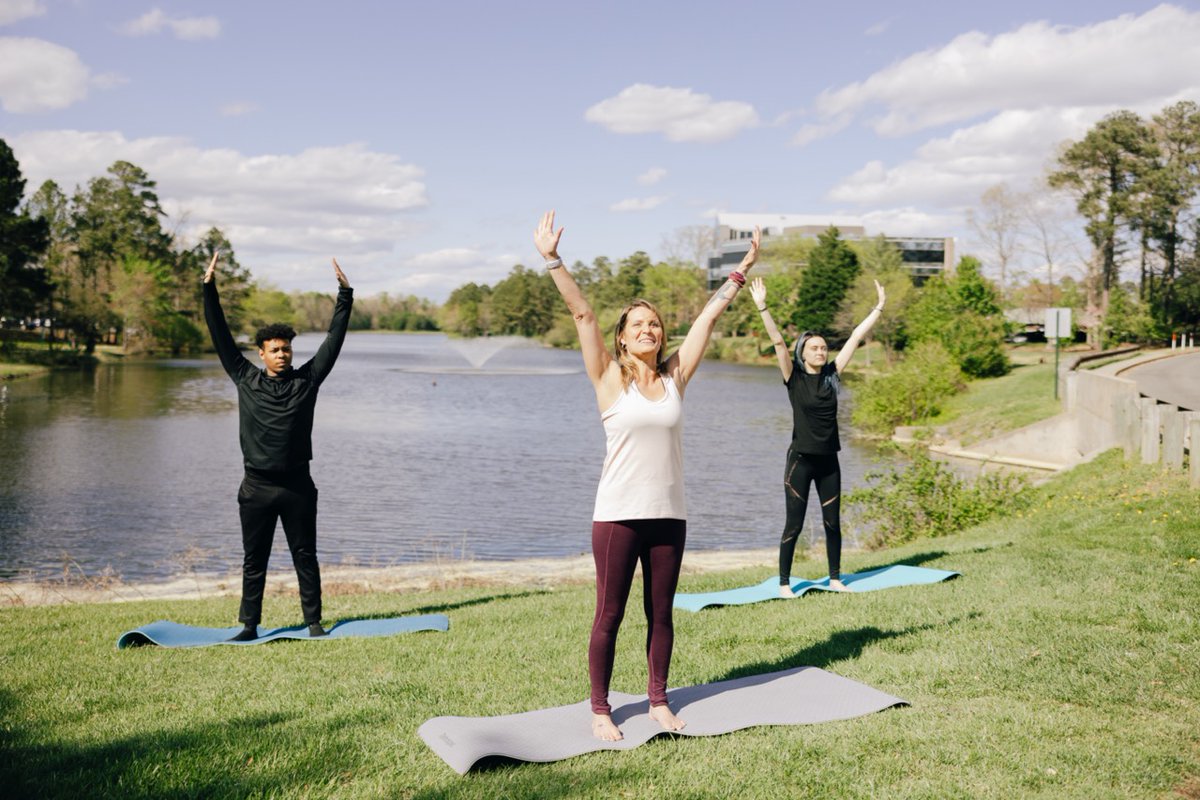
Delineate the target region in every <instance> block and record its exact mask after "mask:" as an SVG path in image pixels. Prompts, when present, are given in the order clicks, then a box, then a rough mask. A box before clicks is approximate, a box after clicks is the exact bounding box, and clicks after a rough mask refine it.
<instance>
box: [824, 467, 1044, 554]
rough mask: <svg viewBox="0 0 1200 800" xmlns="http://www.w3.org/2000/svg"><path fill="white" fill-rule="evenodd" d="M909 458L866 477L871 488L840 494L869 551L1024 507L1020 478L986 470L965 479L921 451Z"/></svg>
mask: <svg viewBox="0 0 1200 800" xmlns="http://www.w3.org/2000/svg"><path fill="white" fill-rule="evenodd" d="M910 455H911V457H912V462H911V463H910V464H908V465H907V466H905V467H903V468H900V469H895V468H893V469H891V470H889V471H887V472H873V473H869V474H868V475H867V480H868V481H873V483H872V484H871V485H869V486H867V487H865V488H862V489H855V490H853V491H851V492H847V493H846V496H845V501H846V513H847V517H848V519H849V521H850V523H851V524H854V525H857V526H860V527H862V528H865V529H868V531H869V532H867V533H866V535H865V536H863V537H862V540H863V541H864V542H865V543H866V546H867V547H869V548H872V549H874V548H880V547H888V546H890V545H896V544H902V543H904V542H909V541H912V540H914V539H922V538H930V537H935V536H945V535H947V534H951V533H954V532H956V531H960V530H962V529H964V528H968V527H970V526H972V525H978V524H979V523H981V522H984V521H986V520H989V519H992V518H995V517H1001V516H1006V515H1007V514H1011V513H1013V512H1014V511H1017V510H1020V509H1022V508H1025V507H1026V506H1027V505H1028V500H1027V499H1026V496H1025V493H1023V492H1022V491H1021V490H1022V489H1024V488H1025V487H1026V481H1025V479H1024V477H1022V476H1016V475H1002V474H999V473H991V472H988V473H983V474H981V475H979V477H978V478H976V479H975V480H974V481H968V480H965V479H963V478H960V477H959V476H958V475H955V474H954V473H953V472H951V471H950V469H949V468H947V467H946V466H945V465H944V464H942V463H941V462H938V461H934V460H933V459H932V458H930V457H929V454H928V453H927V452H925V451H924V450H913V451H912V452H911V453H910Z"/></svg>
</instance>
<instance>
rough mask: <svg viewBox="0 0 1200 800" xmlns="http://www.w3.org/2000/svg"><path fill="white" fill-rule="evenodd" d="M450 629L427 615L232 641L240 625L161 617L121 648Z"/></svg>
mask: <svg viewBox="0 0 1200 800" xmlns="http://www.w3.org/2000/svg"><path fill="white" fill-rule="evenodd" d="M449 629H450V619H449V618H448V617H447V616H446V615H445V614H424V615H421V616H413V617H392V618H389V619H348V620H343V621H341V622H339V623H337V624H336V625H334V626H333V627H332V628H330V629H329V635H328V636H309V635H308V626H307V625H293V626H291V627H290V628H264V627H263V626H261V625H260V626H259V628H258V638H257V639H252V640H250V641H248V642H231V641H229V638H230V637H231V636H233V635H234V634H236V633H238V632H239V631H241V630H242V627H241V626H240V625H238V626H236V627H233V628H197V627H193V626H191V625H180V624H179V623H178V622H171V621H169V620H165V619H160V620H159V621H158V622H151V623H150V624H149V625H143V626H142V627H140V628H135V629H134V630H131V631H126V632H125V633H122V634H121V637H120V638H119V639H117V648H118V649H121V650H123V649H125V648H126V647H133V646H135V645H141V644H156V645H159V646H160V647H207V646H208V645H212V644H232V645H253V644H263V643H265V642H273V641H275V640H276V639H312V640H317V641H325V640H327V639H347V638H349V637H352V636H395V635H396V634H398V633H412V632H413V631H446V630H449Z"/></svg>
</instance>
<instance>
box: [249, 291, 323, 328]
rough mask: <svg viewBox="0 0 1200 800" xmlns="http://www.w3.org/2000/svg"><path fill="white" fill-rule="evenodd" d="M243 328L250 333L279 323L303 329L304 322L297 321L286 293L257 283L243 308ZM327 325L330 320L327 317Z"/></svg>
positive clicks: (290, 299)
mask: <svg viewBox="0 0 1200 800" xmlns="http://www.w3.org/2000/svg"><path fill="white" fill-rule="evenodd" d="M242 310H243V313H244V316H243V323H242V324H243V326H244V327H245V329H247V330H250V331H256V330H258V329H259V328H262V327H265V326H267V325H271V324H273V323H276V322H279V323H282V324H284V325H291V326H292V327H302V320H299V319H297V314H296V309H295V307H294V306H293V305H292V298H291V297H289V296H288V295H287V294H286V293H285V292H282V291H280V290H279V289H277V288H275V287H274V286H271V285H270V284H267V283H256V284H254V285H253V286H251V287H250V293H249V294H248V295H246V302H245V305H244V306H243V307H242ZM325 322H326V324H328V322H329V320H328V317H326V320H325Z"/></svg>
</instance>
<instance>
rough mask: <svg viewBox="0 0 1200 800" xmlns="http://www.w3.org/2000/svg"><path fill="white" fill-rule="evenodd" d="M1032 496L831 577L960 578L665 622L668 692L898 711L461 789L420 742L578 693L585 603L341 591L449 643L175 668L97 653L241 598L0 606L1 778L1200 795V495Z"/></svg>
mask: <svg viewBox="0 0 1200 800" xmlns="http://www.w3.org/2000/svg"><path fill="white" fill-rule="evenodd" d="M1033 491H1035V492H1036V495H1035V496H1036V498H1037V500H1038V502H1037V504H1036V508H1035V510H1033V511H1032V512H1027V513H1026V514H1025V515H1024V516H1023V517H1021V518H1011V519H1008V520H1004V521H997V522H993V523H990V524H988V525H985V526H982V527H980V528H976V529H973V530H971V531H968V532H966V533H962V534H958V535H954V536H949V537H945V538H942V539H936V540H925V541H923V542H919V543H916V544H913V545H909V546H906V547H905V548H903V549H899V550H896V551H890V552H887V553H871V554H858V555H851V556H850V557H849V558H848V559H847V560H848V564H847V565H846V568H847V569H848V570H855V569H862V568H867V567H872V566H877V565H880V564H885V563H891V562H894V561H896V560H901V559H903V560H906V561H908V562H910V563H921V564H927V565H930V566H936V567H941V568H947V569H955V570H958V571H961V572H962V573H963V577H962V578H960V579H958V580H955V581H951V582H949V583H945V584H940V585H935V586H927V587H913V588H905V589H894V590H889V591H884V592H877V593H870V594H862V595H840V596H830V595H822V596H819V597H807V598H803V599H801V600H797V601H793V602H786V603H785V602H771V603H765V604H759V605H755V606H745V607H736V608H726V609H715V610H707V611H704V612H701V613H699V614H689V613H686V612H679V613H678V614H677V619H676V629H677V634H676V655H675V661H674V667H673V673H672V676H671V681H672V685H677V686H678V685H687V684H693V683H699V682H709V681H715V680H720V679H723V678H728V677H733V676H738V675H745V674H753V673H760V672H767V671H771V670H777V669H784V668H788V667H792V666H797V665H815V666H818V667H822V668H825V669H829V670H832V671H834V672H837V673H838V674H841V675H844V676H846V677H849V678H853V679H856V680H860V681H864V682H866V683H869V684H871V685H873V686H876V687H878V688H880V689H882V690H883V691H886V692H890V693H893V694H896V695H899V696H901V697H904V698H906V699H907V700H909V701H910V702H911V704H912V705H911V707H909V708H902V709H896V710H890V711H885V712H883V713H880V714H874V715H871V716H868V717H863V718H859V719H854V720H848V721H845V722H838V723H830V724H824V725H816V726H804V727H781V728H756V729H750V730H746V731H741V732H738V733H734V734H731V735H727V736H720V737H712V738H697V739H690V738H679V739H674V740H672V739H668V738H666V737H660V738H658V739H656V740H653V741H652V742H650V743H648V744H647V745H644V746H642V747H641V748H638V749H636V750H633V751H631V752H628V753H611V752H610V753H595V754H589V755H585V756H581V757H579V758H574V759H569V760H567V761H563V762H559V763H556V764H546V765H521V766H505V767H500V768H497V769H492V770H489V771H485V772H480V773H472V774H470V775H468V776H466V777H464V778H460V777H458V776H457V775H456V774H454V773H453V772H451V771H450V770H449V768H447V767H446V766H445V765H444V764H443V763H442V762H441V761H440V760H439V759H437V758H436V757H435V756H434V755H433V754H432V753H431V752H429V751H428V750H427V749H426V748H425V746H424V745H423V744H422V743H421V742H420V740H419V739H418V737H417V736H416V729H417V727H418V725H420V723H421V722H422V721H424V720H425V719H427V718H429V717H432V716H436V715H440V714H470V715H476V714H479V715H482V714H501V713H511V712H514V711H521V710H527V709H530V708H537V707H542V706H546V705H558V704H566V703H573V702H577V701H579V700H581V699H582V698H583V697H585V695H586V691H587V684H586V665H585V658H584V647H585V641H586V638H587V634H588V629H589V626H590V622H591V613H592V596H591V594H592V590H591V589H590V587H588V586H567V587H563V588H560V589H557V590H554V591H542V590H530V591H521V590H495V589H488V588H464V589H455V590H448V591H442V592H438V593H434V594H426V595H382V594H375V595H360V596H346V597H337V598H332V599H331V602H330V607H329V608H328V609H327V613H328V616H329V617H330V618H337V617H340V616H351V615H355V616H357V615H393V614H406V613H420V612H434V611H437V612H445V613H447V614H449V615H450V617H451V629H450V632H449V633H446V634H438V633H422V634H414V635H407V636H401V637H394V638H384V639H366V640H348V641H341V642H312V643H303V642H301V643H277V644H271V645H265V646H261V647H252V648H222V647H218V648H206V649H200V650H190V651H189V650H174V651H171V650H162V649H158V648H151V647H147V648H139V649H135V650H129V651H121V652H118V651H116V650H115V649H114V647H113V643H114V641H115V640H116V637H117V635H118V634H119V633H120V632H121V631H124V630H127V629H129V628H132V627H135V626H137V625H139V624H142V623H145V622H148V621H150V620H153V619H157V618H161V617H169V618H172V619H175V620H178V621H183V622H189V623H194V624H200V625H228V624H232V619H233V617H234V616H235V613H236V608H235V601H233V600H209V601H179V602H170V603H150V602H139V603H129V604H113V605H97V606H76V607H55V608H29V609H9V610H4V611H2V612H0V626H2V627H3V630H4V631H5V632H6V634H7V635H6V636H5V637H4V638H3V640H2V641H0V668H2V670H3V681H2V686H3V689H2V690H0V692H2V693H0V719H2V720H3V744H2V745H0V764H4V765H6V766H0V785H3V786H5V787H6V792H5V793H6V796H10V797H11V796H24V795H37V796H52V797H53V796H59V797H68V796H71V797H74V796H91V797H96V796H120V797H133V798H138V797H161V796H172V797H188V796H197V797H199V796H235V797H253V796H273V797H274V796H278V797H324V796H336V797H379V796H396V797H421V798H433V797H500V796H504V797H580V796H585V797H586V796H591V797H606V798H607V797H649V796H660V797H730V796H743V797H771V798H778V797H790V796H801V795H803V796H815V797H820V796H826V797H881V796H886V797H890V798H896V797H939V798H941V797H1003V798H1011V797H1022V798H1025V797H1054V798H1063V797H1068V798H1070V797H1079V798H1105V797H1113V798H1118V797H1119V798H1126V797H1161V796H1164V795H1165V794H1166V793H1168V792H1171V791H1172V790H1173V789H1177V790H1180V789H1181V790H1183V791H1185V792H1196V793H1200V792H1197V790H1198V789H1200V625H1198V623H1197V614H1196V612H1197V602H1198V601H1197V598H1198V597H1200V563H1197V562H1196V561H1195V560H1194V559H1195V558H1196V557H1197V556H1200V534H1198V533H1197V531H1196V527H1195V520H1196V518H1197V516H1198V514H1197V512H1200V500H1198V498H1197V496H1196V494H1195V493H1194V492H1192V491H1190V490H1188V488H1187V487H1186V484H1185V483H1184V481H1183V479H1182V478H1177V477H1174V476H1172V477H1166V476H1163V475H1161V474H1159V473H1158V472H1156V471H1153V470H1151V469H1150V468H1143V467H1136V468H1132V467H1131V468H1125V467H1123V466H1121V463H1120V461H1119V459H1118V458H1116V457H1114V455H1113V454H1109V456H1107V457H1105V458H1103V459H1102V460H1100V461H1098V462H1096V463H1094V464H1091V465H1087V466H1084V467H1081V468H1080V469H1077V470H1075V471H1074V472H1073V473H1071V474H1068V475H1066V476H1063V477H1060V478H1058V479H1055V480H1054V481H1051V482H1050V483H1048V484H1046V485H1045V486H1043V487H1040V488H1038V489H1036V490H1033ZM807 566H808V569H807V570H805V571H804V573H803V574H804V575H805V576H815V575H817V574H820V567H819V565H816V564H808V565H807ZM276 568H277V569H284V568H286V567H285V566H284V565H283V564H279V565H276ZM762 577H763V574H762V571H758V572H755V571H741V572H734V573H726V574H721V575H705V576H697V577H691V578H688V579H687V580H686V583H685V586H684V587H682V588H683V589H684V590H688V591H696V590H711V589H716V588H721V587H727V586H732V585H738V584H741V583H746V582H749V581H757V580H761V579H762ZM635 595H636V590H635ZM295 606H296V602H295V600H294V599H286V598H282V599H281V598H274V599H271V600H269V601H268V608H267V621H268V622H270V623H272V624H274V623H284V622H292V621H295V620H294V618H295V617H296V614H297V608H296V607H295ZM639 612H640V602H639V600H638V598H637V597H636V596H635V597H634V598H633V599H632V600H631V603H630V613H629V615H628V617H627V621H626V623H625V626H624V628H623V633H622V637H621V641H620V643H619V646H618V656H617V658H618V661H617V667H616V680H615V682H614V686H613V688H614V689H616V690H621V691H627V692H640V691H644V680H645V666H644V663H643V656H642V655H640V652H639V651H640V650H641V645H640V642H641V641H642V640H643V637H644V630H645V627H644V622H643V621H642V620H641V619H639V617H640V616H641V615H640V613H639ZM1189 796H1197V794H1190V795H1189Z"/></svg>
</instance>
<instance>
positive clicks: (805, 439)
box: [750, 278, 886, 597]
mask: <svg viewBox="0 0 1200 800" xmlns="http://www.w3.org/2000/svg"><path fill="white" fill-rule="evenodd" d="M875 291H876V292H878V293H879V302H878V303H876V304H875V307H874V308H872V309H871V313H870V314H868V315H867V318H866V319H864V320H863V321H862V322H860V323H859V324H858V327H857V328H855V329H854V332H853V333H851V334H850V338H849V339H847V340H846V344H845V346H844V347H842V349H841V350H840V351H838V354H837V358H835V359H834V361H833V363H832V364H830V363H829V345H828V344H826V342H825V337H823V336H821V334H819V333H814V332H813V331H805V332H804V333H802V334H800V338H799V339H797V340H796V346H795V349H794V354H793V353H789V352H788V349H787V345H786V344H784V341H783V337H782V336H781V335H780V334H779V329H778V328H777V327H776V326H775V320H773V319H771V312H770V311H768V310H767V287H766V286H765V285H764V284H763V281H762V278H755V279H754V282H753V283H751V285H750V294H751V296H752V297H753V298H754V304H755V305H756V306H758V310H759V312H760V313H761V314H762V321H763V327H764V328H766V330H767V335H768V336H770V337H771V344H773V345H775V356H776V357H777V358H778V359H779V370H780V371H781V372H782V373H783V382H784V384H785V385H786V386H787V390H788V399H789V400H791V402H792V444H791V446H790V447H788V456H787V469H786V470H785V471H784V476H783V489H784V498H785V500H786V502H787V520H786V521H785V522H784V525H783V536H782V538H781V539H780V541H779V595H780V597H795V594H794V593H793V592H792V587H791V574H792V557H793V555H794V554H795V552H796V539H797V538H799V536H800V531H801V529H803V527H804V512H805V510H806V508H807V507H808V487H809V485H810V484H814V483H815V484H816V486H817V498H818V499H819V500H820V501H821V519H822V520H823V521H824V523H825V554H826V555H827V556H828V558H829V588H830V589H833V590H835V591H839V592H847V591H850V590H849V589H848V588H847V587H846V584H844V583H842V580H841V559H842V522H841V505H842V500H841V497H842V469H841V467H840V466H839V465H838V457H837V453H838V450H840V449H842V446H841V442H839V441H838V430H837V393H838V385H839V380H838V376H839V375H841V373H842V370H844V369H845V368H846V365H847V364H848V363H850V359H851V358H852V357H853V356H854V351H855V350H856V349H858V345H859V344H860V343H861V342H862V340H863V339H864V338H866V336H867V334H868V333H870V332H871V328H873V327H875V323H876V322H878V321H879V315H880V313H881V312H882V311H883V302H884V300H885V299H886V297H885V295H884V292H883V287H882V286H880V285H879V281H875Z"/></svg>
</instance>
